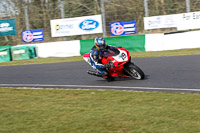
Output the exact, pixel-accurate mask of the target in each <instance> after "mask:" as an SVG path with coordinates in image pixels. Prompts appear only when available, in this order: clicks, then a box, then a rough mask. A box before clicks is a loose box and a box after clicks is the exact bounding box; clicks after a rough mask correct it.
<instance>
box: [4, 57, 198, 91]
mask: <svg viewBox="0 0 200 133" xmlns="http://www.w3.org/2000/svg"><path fill="white" fill-rule="evenodd" d="M132 61H133V62H134V63H135V64H136V65H138V66H139V67H140V68H141V69H142V70H143V71H144V73H145V75H146V78H145V79H144V80H135V79H117V80H116V81H113V82H107V81H106V80H104V79H103V78H99V77H95V76H92V75H88V74H87V73H86V71H87V70H88V69H91V70H92V68H91V67H90V66H89V64H87V63H86V62H84V61H80V62H65V63H50V64H34V65H20V66H1V67H0V87H31V88H70V89H119V90H134V91H169V92H196V93H199V92H200V55H184V56H168V57H149V58H135V59H134V58H133V59H132Z"/></svg>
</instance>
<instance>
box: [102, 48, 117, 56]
mask: <svg viewBox="0 0 200 133" xmlns="http://www.w3.org/2000/svg"><path fill="white" fill-rule="evenodd" d="M119 53H120V52H119V50H118V49H116V48H112V49H108V50H106V51H104V54H103V55H104V57H105V58H107V57H109V56H117V55H118V54H119Z"/></svg>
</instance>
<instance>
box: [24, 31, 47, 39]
mask: <svg viewBox="0 0 200 133" xmlns="http://www.w3.org/2000/svg"><path fill="white" fill-rule="evenodd" d="M22 40H23V42H38V41H44V35H43V29H36V30H26V31H22Z"/></svg>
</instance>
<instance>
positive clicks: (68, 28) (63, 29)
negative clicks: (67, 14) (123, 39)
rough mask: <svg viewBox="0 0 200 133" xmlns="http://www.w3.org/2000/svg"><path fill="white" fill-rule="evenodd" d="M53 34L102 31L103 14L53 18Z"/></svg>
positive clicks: (55, 35)
mask: <svg viewBox="0 0 200 133" xmlns="http://www.w3.org/2000/svg"><path fill="white" fill-rule="evenodd" d="M50 23H51V36H52V37H61V36H73V35H83V34H95V33H102V32H103V30H102V19H101V15H94V16H85V17H76V18H68V19H56V20H51V21H50Z"/></svg>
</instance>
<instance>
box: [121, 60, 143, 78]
mask: <svg viewBox="0 0 200 133" xmlns="http://www.w3.org/2000/svg"><path fill="white" fill-rule="evenodd" d="M125 69H126V72H127V73H128V74H129V75H130V76H131V77H133V78H135V79H137V80H142V79H144V77H145V75H144V72H143V71H142V70H141V69H140V68H139V67H138V66H136V65H134V64H132V63H131V65H129V67H127V68H125Z"/></svg>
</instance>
